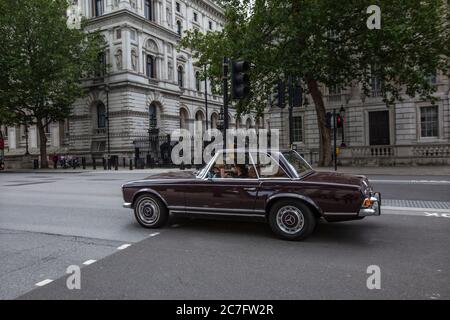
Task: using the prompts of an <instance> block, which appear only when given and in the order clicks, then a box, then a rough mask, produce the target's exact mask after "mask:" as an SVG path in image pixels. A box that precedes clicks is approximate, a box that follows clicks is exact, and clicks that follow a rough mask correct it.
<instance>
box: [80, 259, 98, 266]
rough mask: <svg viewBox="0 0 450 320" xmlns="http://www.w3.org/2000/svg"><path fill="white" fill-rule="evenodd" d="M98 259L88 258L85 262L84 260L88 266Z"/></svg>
mask: <svg viewBox="0 0 450 320" xmlns="http://www.w3.org/2000/svg"><path fill="white" fill-rule="evenodd" d="M96 261H97V260H87V261H85V262H83V264H84V265H85V266H88V265H90V264H93V263H94V262H96Z"/></svg>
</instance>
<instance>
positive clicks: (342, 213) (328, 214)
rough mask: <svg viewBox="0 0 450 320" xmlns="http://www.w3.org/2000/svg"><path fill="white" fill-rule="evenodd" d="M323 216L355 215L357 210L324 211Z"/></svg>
mask: <svg viewBox="0 0 450 320" xmlns="http://www.w3.org/2000/svg"><path fill="white" fill-rule="evenodd" d="M323 215H324V216H357V215H358V212H324V214H323Z"/></svg>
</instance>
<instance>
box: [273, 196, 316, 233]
mask: <svg viewBox="0 0 450 320" xmlns="http://www.w3.org/2000/svg"><path fill="white" fill-rule="evenodd" d="M316 222H317V220H316V217H315V216H314V214H313V213H312V211H311V209H310V208H309V207H308V206H307V205H306V204H304V203H303V202H301V201H295V200H280V201H278V202H277V203H275V204H274V205H273V206H272V208H271V209H270V212H269V224H270V228H271V229H272V231H273V232H274V233H275V234H276V235H277V236H278V237H280V238H282V239H285V240H303V239H305V238H307V237H308V236H309V235H310V234H311V233H312V232H313V231H314V228H315V226H316Z"/></svg>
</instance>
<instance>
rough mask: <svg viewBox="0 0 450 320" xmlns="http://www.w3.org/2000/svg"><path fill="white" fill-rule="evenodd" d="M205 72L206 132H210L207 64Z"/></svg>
mask: <svg viewBox="0 0 450 320" xmlns="http://www.w3.org/2000/svg"><path fill="white" fill-rule="evenodd" d="M204 70H205V112H206V123H205V124H206V130H208V77H207V75H206V64H205V66H204Z"/></svg>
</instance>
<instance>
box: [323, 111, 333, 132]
mask: <svg viewBox="0 0 450 320" xmlns="http://www.w3.org/2000/svg"><path fill="white" fill-rule="evenodd" d="M332 118H333V114H332V113H331V112H327V114H326V115H325V120H326V124H325V126H326V127H327V128H329V129H331V128H332V124H331V120H332Z"/></svg>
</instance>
